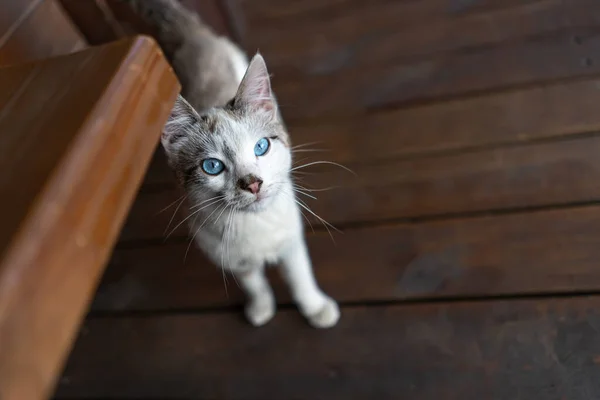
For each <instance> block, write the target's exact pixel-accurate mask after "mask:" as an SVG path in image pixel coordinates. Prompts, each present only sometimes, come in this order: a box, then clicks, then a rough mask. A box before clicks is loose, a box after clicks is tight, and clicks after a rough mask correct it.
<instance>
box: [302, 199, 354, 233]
mask: <svg viewBox="0 0 600 400" xmlns="http://www.w3.org/2000/svg"><path fill="white" fill-rule="evenodd" d="M295 201H296V204H298V205H299V206H300V207H302V208H304V209H305V210H306V211H308V212H309V213H311V214H312V215H313V216H314V217H315V218H317V219H318V220H319V221H320V222H321V223H322V224H323V226H324V227H325V229H327V233H329V236H330V237H331V240H332V241H333V243H334V244H335V239H334V238H333V234H332V233H331V231H330V230H329V228H331V229H333V230H335V231H337V232H339V233H343V232H342V231H340V230H339V229H338V228H336V227H335V226H333V225H331V224H330V223H329V222H327V221H325V220H324V219H323V218H321V217H320V216H319V215H317V213H315V212H314V211H313V210H311V209H310V207H309V206H308V205H307V204H306V203H304V202H303V201H302V200H300V199H295Z"/></svg>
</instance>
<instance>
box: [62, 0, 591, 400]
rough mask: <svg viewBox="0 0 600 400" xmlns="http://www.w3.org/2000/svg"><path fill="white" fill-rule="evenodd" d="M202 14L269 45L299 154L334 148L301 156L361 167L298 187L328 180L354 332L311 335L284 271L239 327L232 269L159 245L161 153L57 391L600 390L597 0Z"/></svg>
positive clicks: (495, 394)
mask: <svg viewBox="0 0 600 400" xmlns="http://www.w3.org/2000/svg"><path fill="white" fill-rule="evenodd" d="M185 3H186V4H187V5H190V6H193V7H196V9H198V8H197V7H198V4H200V3H201V2H198V1H193V0H189V1H185ZM215 4H216V7H213V6H215ZM206 7H207V9H206V10H205V14H203V16H204V17H205V19H206V20H209V21H211V19H213V20H214V22H213V24H214V25H215V26H216V27H217V29H218V30H219V29H220V31H221V32H230V34H231V35H232V36H233V37H234V38H236V39H239V40H241V42H242V44H243V46H244V47H245V48H246V50H247V51H248V52H249V53H253V52H255V51H256V50H257V49H260V51H261V53H262V54H263V55H265V58H266V60H267V63H268V64H269V66H270V68H271V72H272V73H273V78H272V80H273V85H274V88H275V90H276V92H277V95H278V98H279V100H280V102H281V104H282V111H283V114H284V117H285V118H286V120H287V124H288V126H289V129H290V133H291V135H292V138H293V141H294V145H299V144H307V143H314V142H317V143H314V144H311V145H310V146H309V147H311V148H315V149H322V150H326V151H324V152H318V153H305V152H298V153H297V154H295V158H296V160H297V162H298V163H299V164H302V163H308V162H311V161H318V160H329V161H334V162H339V163H343V164H344V165H346V166H348V167H350V168H351V169H352V170H353V171H354V172H355V173H356V175H352V174H350V173H348V172H346V171H344V170H342V169H339V168H336V167H334V166H331V165H320V166H314V167H308V168H306V169H302V170H301V171H302V172H306V174H302V175H298V177H299V178H302V181H301V184H302V185H305V186H310V187H312V188H325V187H331V186H335V187H336V188H335V189H333V190H330V191H323V192H315V193H313V194H315V195H316V196H317V197H318V200H312V199H305V200H306V202H307V203H308V204H309V205H310V206H311V207H312V208H313V209H314V210H315V211H316V212H317V213H318V214H319V215H321V216H322V217H323V218H325V219H326V220H328V221H330V222H333V223H334V224H335V225H337V226H340V227H341V228H342V229H343V231H344V233H343V234H338V233H335V234H334V239H335V243H334V242H332V240H331V238H330V237H329V235H328V234H327V232H326V231H325V230H324V229H323V227H322V226H319V224H316V223H314V219H313V221H312V222H313V225H314V227H315V231H316V232H314V233H313V232H312V231H311V229H310V227H308V226H307V232H308V243H309V247H310V250H311V254H312V257H313V261H314V264H315V270H316V274H317V276H318V279H319V281H320V282H321V284H322V286H323V287H324V288H325V289H326V290H327V291H328V292H330V293H331V294H332V295H333V296H334V297H336V298H337V299H339V300H340V302H341V304H342V319H341V322H340V325H339V326H338V327H336V328H334V329H332V330H331V331H327V332H323V331H314V330H311V329H310V328H308V327H307V326H305V324H304V323H303V321H302V319H301V317H300V316H299V315H298V313H297V312H296V310H295V309H294V307H293V306H292V305H291V304H290V299H289V295H288V294H287V291H286V290H285V288H284V286H283V285H282V283H281V282H280V280H279V279H278V276H277V273H276V271H275V270H271V271H270V278H271V280H272V281H273V283H274V285H275V289H276V292H277V296H278V297H277V298H278V301H279V303H280V308H281V310H280V312H279V314H277V316H276V317H275V319H274V321H273V322H272V324H269V325H267V326H266V327H264V328H260V329H252V328H250V327H249V326H247V325H246V323H245V322H244V321H243V319H242V316H241V302H242V295H241V293H240V291H239V289H238V288H237V286H236V284H235V282H234V281H233V279H231V278H229V279H228V283H227V292H226V290H225V283H224V282H223V278H222V275H221V274H220V272H219V271H217V270H216V269H215V267H214V266H212V265H211V264H210V263H208V262H207V261H206V260H205V259H204V257H203V256H202V255H201V254H200V252H199V251H198V250H197V249H195V248H194V246H193V245H192V246H190V248H189V252H188V245H189V238H188V235H187V232H186V230H185V229H184V228H181V227H180V228H177V229H175V230H174V232H173V233H172V235H171V236H170V237H169V238H168V239H166V238H165V232H168V231H169V230H170V229H167V225H169V220H170V219H171V217H172V215H173V211H174V210H175V208H176V206H172V207H171V208H169V209H167V210H165V211H163V212H161V210H163V209H164V208H165V207H167V206H169V204H172V203H173V201H175V200H177V199H178V198H179V196H180V193H179V191H178V190H177V188H176V186H175V184H174V180H173V177H172V174H171V172H170V171H169V170H168V168H166V166H165V159H164V156H163V155H162V152H161V150H160V149H159V151H158V152H157V153H156V154H155V156H154V159H153V161H152V163H151V164H150V167H149V170H148V173H147V175H146V178H145V180H144V183H143V185H142V188H141V190H140V192H139V194H138V197H137V199H136V202H135V204H134V206H133V208H132V210H131V213H130V214H129V218H128V220H127V222H126V224H125V226H124V228H123V230H122V232H121V238H120V242H119V244H118V245H117V248H116V250H115V252H114V253H113V257H112V260H111V262H110V265H109V267H108V269H107V272H106V274H105V275H104V278H103V280H102V282H101V284H100V287H99V289H98V293H97V296H96V298H95V299H94V301H93V303H92V309H91V313H90V315H89V317H88V320H87V324H86V328H85V329H84V330H83V331H82V333H81V336H80V338H79V342H78V345H77V346H76V348H75V351H74V353H73V354H72V358H71V361H70V363H69V365H68V367H67V369H66V371H65V375H64V378H63V380H62V381H61V385H60V387H59V391H58V393H57V397H58V398H65V399H66V398H69V399H75V398H80V399H84V398H85V399H100V398H112V399H137V400H139V399H156V398H175V399H188V398H194V399H231V400H238V399H256V400H259V399H287V398H290V399H334V398H351V399H387V398H389V399H392V398H393V399H398V398H403V399H404V398H407V399H416V400H421V399H427V400H428V399H436V400H438V399H451V400H452V399H457V400H458V399H461V400H462V399H471V398H472V399H499V400H514V399H519V398H523V399H539V400H563V399H568V400H587V399H590V398H600V384H599V383H598V382H600V379H599V378H600V372H599V371H600V347H598V345H597V343H599V342H598V340H597V336H598V329H600V322H599V321H600V319H599V318H598V312H597V311H596V310H597V309H598V305H599V302H600V272H598V271H599V269H598V260H600V253H599V252H600V250H598V249H600V246H598V243H600V189H599V188H600V184H599V182H600V179H599V178H600V172H599V171H600V164H599V161H598V160H599V159H600V158H599V156H598V155H599V154H600V136H599V132H600V119H599V117H598V115H600V114H599V113H598V106H597V104H598V103H599V102H600V90H599V88H600V69H599V66H600V59H599V58H598V54H599V50H600V3H599V2H598V1H596V0H572V1H558V0H525V1H524V0H475V1H463V0H419V1H387V0H326V1H324V0H286V1H280V0H222V1H220V2H210V4H208V5H206ZM214 10H217V11H218V12H220V13H221V15H220V16H218V15H217V17H216V18H215V16H214V14H213V13H214ZM223 26H226V27H227V29H224V28H223ZM219 27H220V28H219ZM181 219H182V214H178V215H177V214H176V215H175V217H174V218H173V222H172V223H171V225H170V227H171V229H172V228H173V227H175V225H177V223H178V222H179V221H181ZM186 252H188V254H187V257H186ZM184 257H185V260H184Z"/></svg>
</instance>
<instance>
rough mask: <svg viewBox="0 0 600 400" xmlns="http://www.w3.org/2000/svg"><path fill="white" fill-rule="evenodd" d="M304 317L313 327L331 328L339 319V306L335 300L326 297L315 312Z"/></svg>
mask: <svg viewBox="0 0 600 400" xmlns="http://www.w3.org/2000/svg"><path fill="white" fill-rule="evenodd" d="M306 319H307V320H308V323H309V324H310V325H311V326H313V327H314V328H320V329H325V328H331V327H332V326H335V324H337V322H338V321H339V319H340V308H339V306H338V304H337V303H336V302H335V300H333V299H332V298H330V297H326V298H325V304H324V305H323V306H322V307H321V308H320V309H319V310H318V311H317V312H316V313H313V314H310V315H306Z"/></svg>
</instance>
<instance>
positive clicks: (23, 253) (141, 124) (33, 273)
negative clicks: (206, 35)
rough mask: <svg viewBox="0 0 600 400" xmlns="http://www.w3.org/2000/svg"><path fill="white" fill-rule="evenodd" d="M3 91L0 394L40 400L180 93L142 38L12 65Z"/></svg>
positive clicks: (1, 83)
mask: <svg viewBox="0 0 600 400" xmlns="http://www.w3.org/2000/svg"><path fill="white" fill-rule="evenodd" d="M0 88H1V90H0V93H2V96H0V106H1V107H2V108H1V111H0V132H2V134H1V135H0V149H2V150H1V153H2V155H1V156H0V164H1V168H0V171H1V172H0V196H1V197H2V199H3V207H2V211H1V213H2V215H1V216H0V220H2V225H1V228H0V254H1V258H0V397H1V398H2V399H3V400H12V399H15V400H17V399H18V400H29V399H42V398H46V397H47V396H48V394H49V393H50V391H51V390H52V388H53V385H54V382H55V379H56V377H57V374H58V372H59V371H60V369H61V367H62V363H63V360H64V358H65V357H66V355H67V353H68V351H69V349H70V346H71V342H72V339H73V337H74V335H75V333H76V331H77V328H78V326H79V323H80V321H81V318H82V316H83V313H84V312H85V310H86V308H87V305H88V302H89V301H90V299H91V296H92V293H93V290H94V289H95V286H96V284H97V280H98V278H99V276H100V274H101V272H102V270H103V268H104V266H105V263H106V261H107V258H108V256H109V254H110V250H111V248H112V246H113V245H114V242H115V239H116V237H117V235H118V232H119V229H120V227H121V225H122V222H123V220H124V219H125V215H126V212H127V210H128V209H129V206H130V204H131V202H132V200H133V196H134V195H135V191H136V189H137V187H138V185H139V182H140V181H141V178H142V176H143V174H144V171H145V168H146V166H147V164H148V162H149V159H150V155H151V154H152V151H153V150H154V148H155V146H156V143H157V141H158V136H159V135H160V131H161V127H162V125H163V124H164V122H165V121H166V118H167V117H168V115H169V113H170V108H171V107H172V105H173V102H174V99H175V96H176V95H177V93H178V89H179V86H178V83H177V80H176V78H175V76H174V75H173V72H172V71H171V69H170V67H169V66H168V64H167V62H166V61H165V59H164V58H163V56H162V54H161V53H160V51H159V50H158V48H157V46H156V45H155V44H154V42H152V41H151V40H149V39H147V38H136V39H133V40H128V41H125V42H119V43H116V44H113V45H110V46H106V47H98V48H94V49H90V50H88V51H85V52H81V53H77V54H75V55H72V56H66V57H59V58H53V59H48V60H45V61H42V62H39V63H36V64H30V65H25V66H15V67H11V68H4V69H2V70H0ZM5 88H7V89H8V90H6V91H5Z"/></svg>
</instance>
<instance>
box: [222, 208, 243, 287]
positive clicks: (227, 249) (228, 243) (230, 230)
mask: <svg viewBox="0 0 600 400" xmlns="http://www.w3.org/2000/svg"><path fill="white" fill-rule="evenodd" d="M235 214H236V210H235V209H232V210H231V213H230V218H229V224H228V227H227V238H226V242H225V252H226V254H227V263H228V264H231V253H230V251H231V248H230V246H231V237H232V235H233V221H234V218H235ZM231 276H233V281H234V282H235V284H236V285H237V287H238V288H239V287H240V283H239V282H238V281H237V278H236V277H235V273H233V272H232V273H231Z"/></svg>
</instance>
